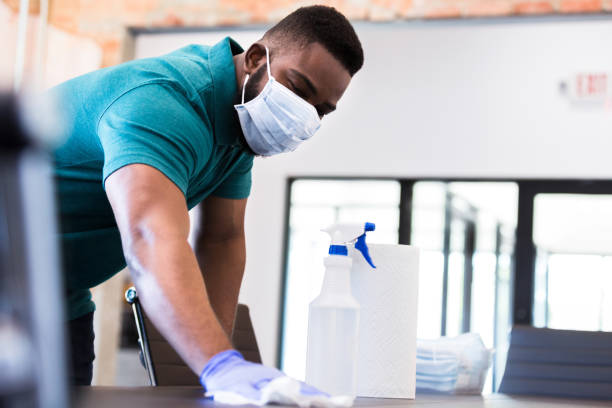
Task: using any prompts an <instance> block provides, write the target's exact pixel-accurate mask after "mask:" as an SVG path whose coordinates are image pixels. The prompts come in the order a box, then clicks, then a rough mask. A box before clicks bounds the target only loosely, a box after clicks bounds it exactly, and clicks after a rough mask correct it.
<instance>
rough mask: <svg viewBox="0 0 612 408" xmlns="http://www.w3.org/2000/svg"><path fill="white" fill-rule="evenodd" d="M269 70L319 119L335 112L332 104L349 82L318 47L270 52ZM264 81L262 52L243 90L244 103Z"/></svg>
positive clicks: (265, 76) (322, 49)
mask: <svg viewBox="0 0 612 408" xmlns="http://www.w3.org/2000/svg"><path fill="white" fill-rule="evenodd" d="M270 62H271V64H270V69H271V72H272V76H273V77H274V78H275V79H276V80H277V81H278V82H280V83H281V84H283V85H284V86H285V87H287V88H288V89H289V90H291V91H292V92H294V93H295V94H296V95H298V96H299V97H301V98H302V99H304V100H305V101H306V102H308V103H310V104H311V105H312V106H314V107H315V109H316V110H317V112H318V113H319V117H321V118H323V116H325V115H327V114H328V113H330V112H333V111H334V110H335V109H336V104H337V103H338V101H339V100H340V98H341V97H342V95H343V94H344V91H345V90H346V87H347V86H348V84H349V82H350V81H351V76H350V75H349V73H348V71H347V70H346V68H344V67H343V66H342V64H340V62H338V60H336V59H335V58H334V57H333V56H332V55H331V54H330V53H329V51H327V50H326V49H325V48H324V47H323V46H322V45H320V44H318V43H312V44H309V45H307V46H306V47H302V48H296V49H295V50H286V51H284V52H278V51H277V52H274V55H273V57H272V58H271V61H270ZM266 82H268V75H267V69H266V58H265V50H264V57H263V58H260V59H259V61H258V63H257V65H256V66H255V67H254V68H253V70H252V74H251V78H250V79H249V80H248V82H247V84H246V88H245V98H244V100H245V102H247V101H249V100H251V99H253V98H254V97H256V96H257V95H259V93H260V92H261V91H262V89H263V88H264V86H265V85H266Z"/></svg>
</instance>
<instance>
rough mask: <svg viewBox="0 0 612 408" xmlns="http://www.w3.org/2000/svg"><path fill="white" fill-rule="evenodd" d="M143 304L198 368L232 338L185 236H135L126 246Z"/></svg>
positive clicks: (154, 320) (160, 327) (202, 366)
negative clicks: (219, 318) (220, 317)
mask: <svg viewBox="0 0 612 408" xmlns="http://www.w3.org/2000/svg"><path fill="white" fill-rule="evenodd" d="M126 253H127V256H126V258H127V261H128V266H129V267H130V272H131V274H132V277H133V279H134V283H135V285H136V288H137V290H138V293H139V298H140V299H141V302H142V305H143V307H144V309H145V311H146V313H147V315H148V317H149V318H150V319H151V321H152V322H153V324H154V325H155V327H157V329H158V330H159V331H160V332H161V333H162V334H163V335H164V337H165V338H166V339H167V340H168V342H169V343H170V344H171V345H172V346H173V347H174V348H175V349H176V350H177V352H178V353H179V354H180V355H181V357H182V358H183V359H184V360H185V362H186V363H187V364H188V365H189V366H190V367H191V369H192V370H193V371H194V372H195V373H197V374H200V373H201V371H202V369H203V368H204V366H205V365H206V362H207V361H208V360H209V359H210V358H211V357H212V356H213V355H215V354H216V353H218V352H220V351H223V350H227V349H229V348H231V343H230V342H229V339H228V337H227V335H226V334H225V331H224V330H223V328H222V327H221V325H220V323H219V321H218V319H217V317H216V316H215V313H214V311H213V309H212V307H211V305H210V302H209V299H208V296H207V292H206V286H205V283H204V280H203V279H202V275H201V273H200V270H199V267H198V264H197V261H196V257H195V255H194V253H193V251H192V250H191V248H190V247H189V244H188V243H187V241H186V240H182V239H180V238H179V239H172V238H170V239H168V238H167V237H166V238H162V237H157V238H152V237H150V236H149V237H146V239H145V238H144V237H143V238H137V239H134V240H133V241H132V244H131V245H130V248H129V249H128V250H127V251H126Z"/></svg>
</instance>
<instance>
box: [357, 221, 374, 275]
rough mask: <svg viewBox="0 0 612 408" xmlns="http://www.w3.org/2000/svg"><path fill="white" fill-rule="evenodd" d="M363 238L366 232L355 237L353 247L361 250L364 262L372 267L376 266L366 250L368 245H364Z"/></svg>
mask: <svg viewBox="0 0 612 408" xmlns="http://www.w3.org/2000/svg"><path fill="white" fill-rule="evenodd" d="M372 231H374V230H372ZM365 239H366V234H363V235H362V236H360V237H359V238H357V242H355V249H356V250H358V251H359V252H361V254H362V255H363V257H364V258H365V260H366V262H367V263H369V264H370V266H371V267H372V268H376V266H374V263H373V262H372V258H370V251H369V250H368V246H367V245H366V241H365Z"/></svg>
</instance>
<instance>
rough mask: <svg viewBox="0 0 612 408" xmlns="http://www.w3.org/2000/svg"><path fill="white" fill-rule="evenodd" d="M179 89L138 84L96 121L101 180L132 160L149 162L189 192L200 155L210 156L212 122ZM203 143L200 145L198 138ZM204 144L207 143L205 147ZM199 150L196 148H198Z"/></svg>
mask: <svg viewBox="0 0 612 408" xmlns="http://www.w3.org/2000/svg"><path fill="white" fill-rule="evenodd" d="M202 119H206V118H201V117H200V116H198V114H197V113H196V112H195V111H194V109H193V107H192V106H191V105H190V103H189V101H188V100H187V99H186V98H185V97H184V96H183V95H182V94H180V93H179V92H177V91H176V90H174V89H172V88H171V87H170V86H167V85H164V84H149V85H143V86H140V87H138V88H134V89H132V90H130V91H129V92H127V93H125V94H124V95H122V96H121V97H120V98H118V99H117V100H115V101H114V102H113V103H112V104H111V105H110V106H109V108H108V109H107V110H106V111H105V112H104V114H103V115H102V117H101V118H100V121H99V124H98V136H99V138H100V143H101V144H102V149H103V150H104V167H103V174H102V180H103V182H105V181H106V178H107V177H108V176H110V175H111V174H112V173H113V172H115V171H117V170H118V169H120V168H121V167H124V166H127V165H129V164H137V163H140V164H146V165H149V166H151V167H154V168H156V169H157V170H159V171H160V172H162V173H163V174H164V175H165V176H166V177H168V178H169V179H170V180H171V181H172V182H173V183H174V184H176V186H177V187H178V188H179V189H180V190H181V191H182V192H183V194H185V195H187V189H188V185H189V179H190V176H191V175H192V174H194V172H195V170H196V165H197V159H196V158H197V157H198V155H199V157H200V159H203V160H207V158H206V157H203V156H206V154H208V155H209V156H210V151H211V148H212V146H211V145H210V143H209V144H208V145H207V146H205V145H206V143H205V141H210V140H211V138H210V137H208V138H207V137H205V136H206V134H208V135H210V129H211V127H210V126H206V123H207V120H202ZM198 141H199V144H198V145H197V146H196V144H197V142H198ZM203 145H204V146H203ZM196 152H197V153H196Z"/></svg>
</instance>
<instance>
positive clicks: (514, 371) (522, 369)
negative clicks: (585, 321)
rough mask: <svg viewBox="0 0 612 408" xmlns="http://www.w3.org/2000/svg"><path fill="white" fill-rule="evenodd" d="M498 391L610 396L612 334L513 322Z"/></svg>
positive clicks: (572, 396) (574, 395)
mask: <svg viewBox="0 0 612 408" xmlns="http://www.w3.org/2000/svg"><path fill="white" fill-rule="evenodd" d="M499 392H502V393H506V394H529V395H549V396H557V397H568V398H593V399H612V333H611V332H593V331H575V330H555V329H543V328H535V327H531V326H515V327H513V329H512V334H511V338H510V348H509V350H508V359H507V362H506V369H505V372H504V377H503V379H502V382H501V385H500V388H499Z"/></svg>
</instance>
